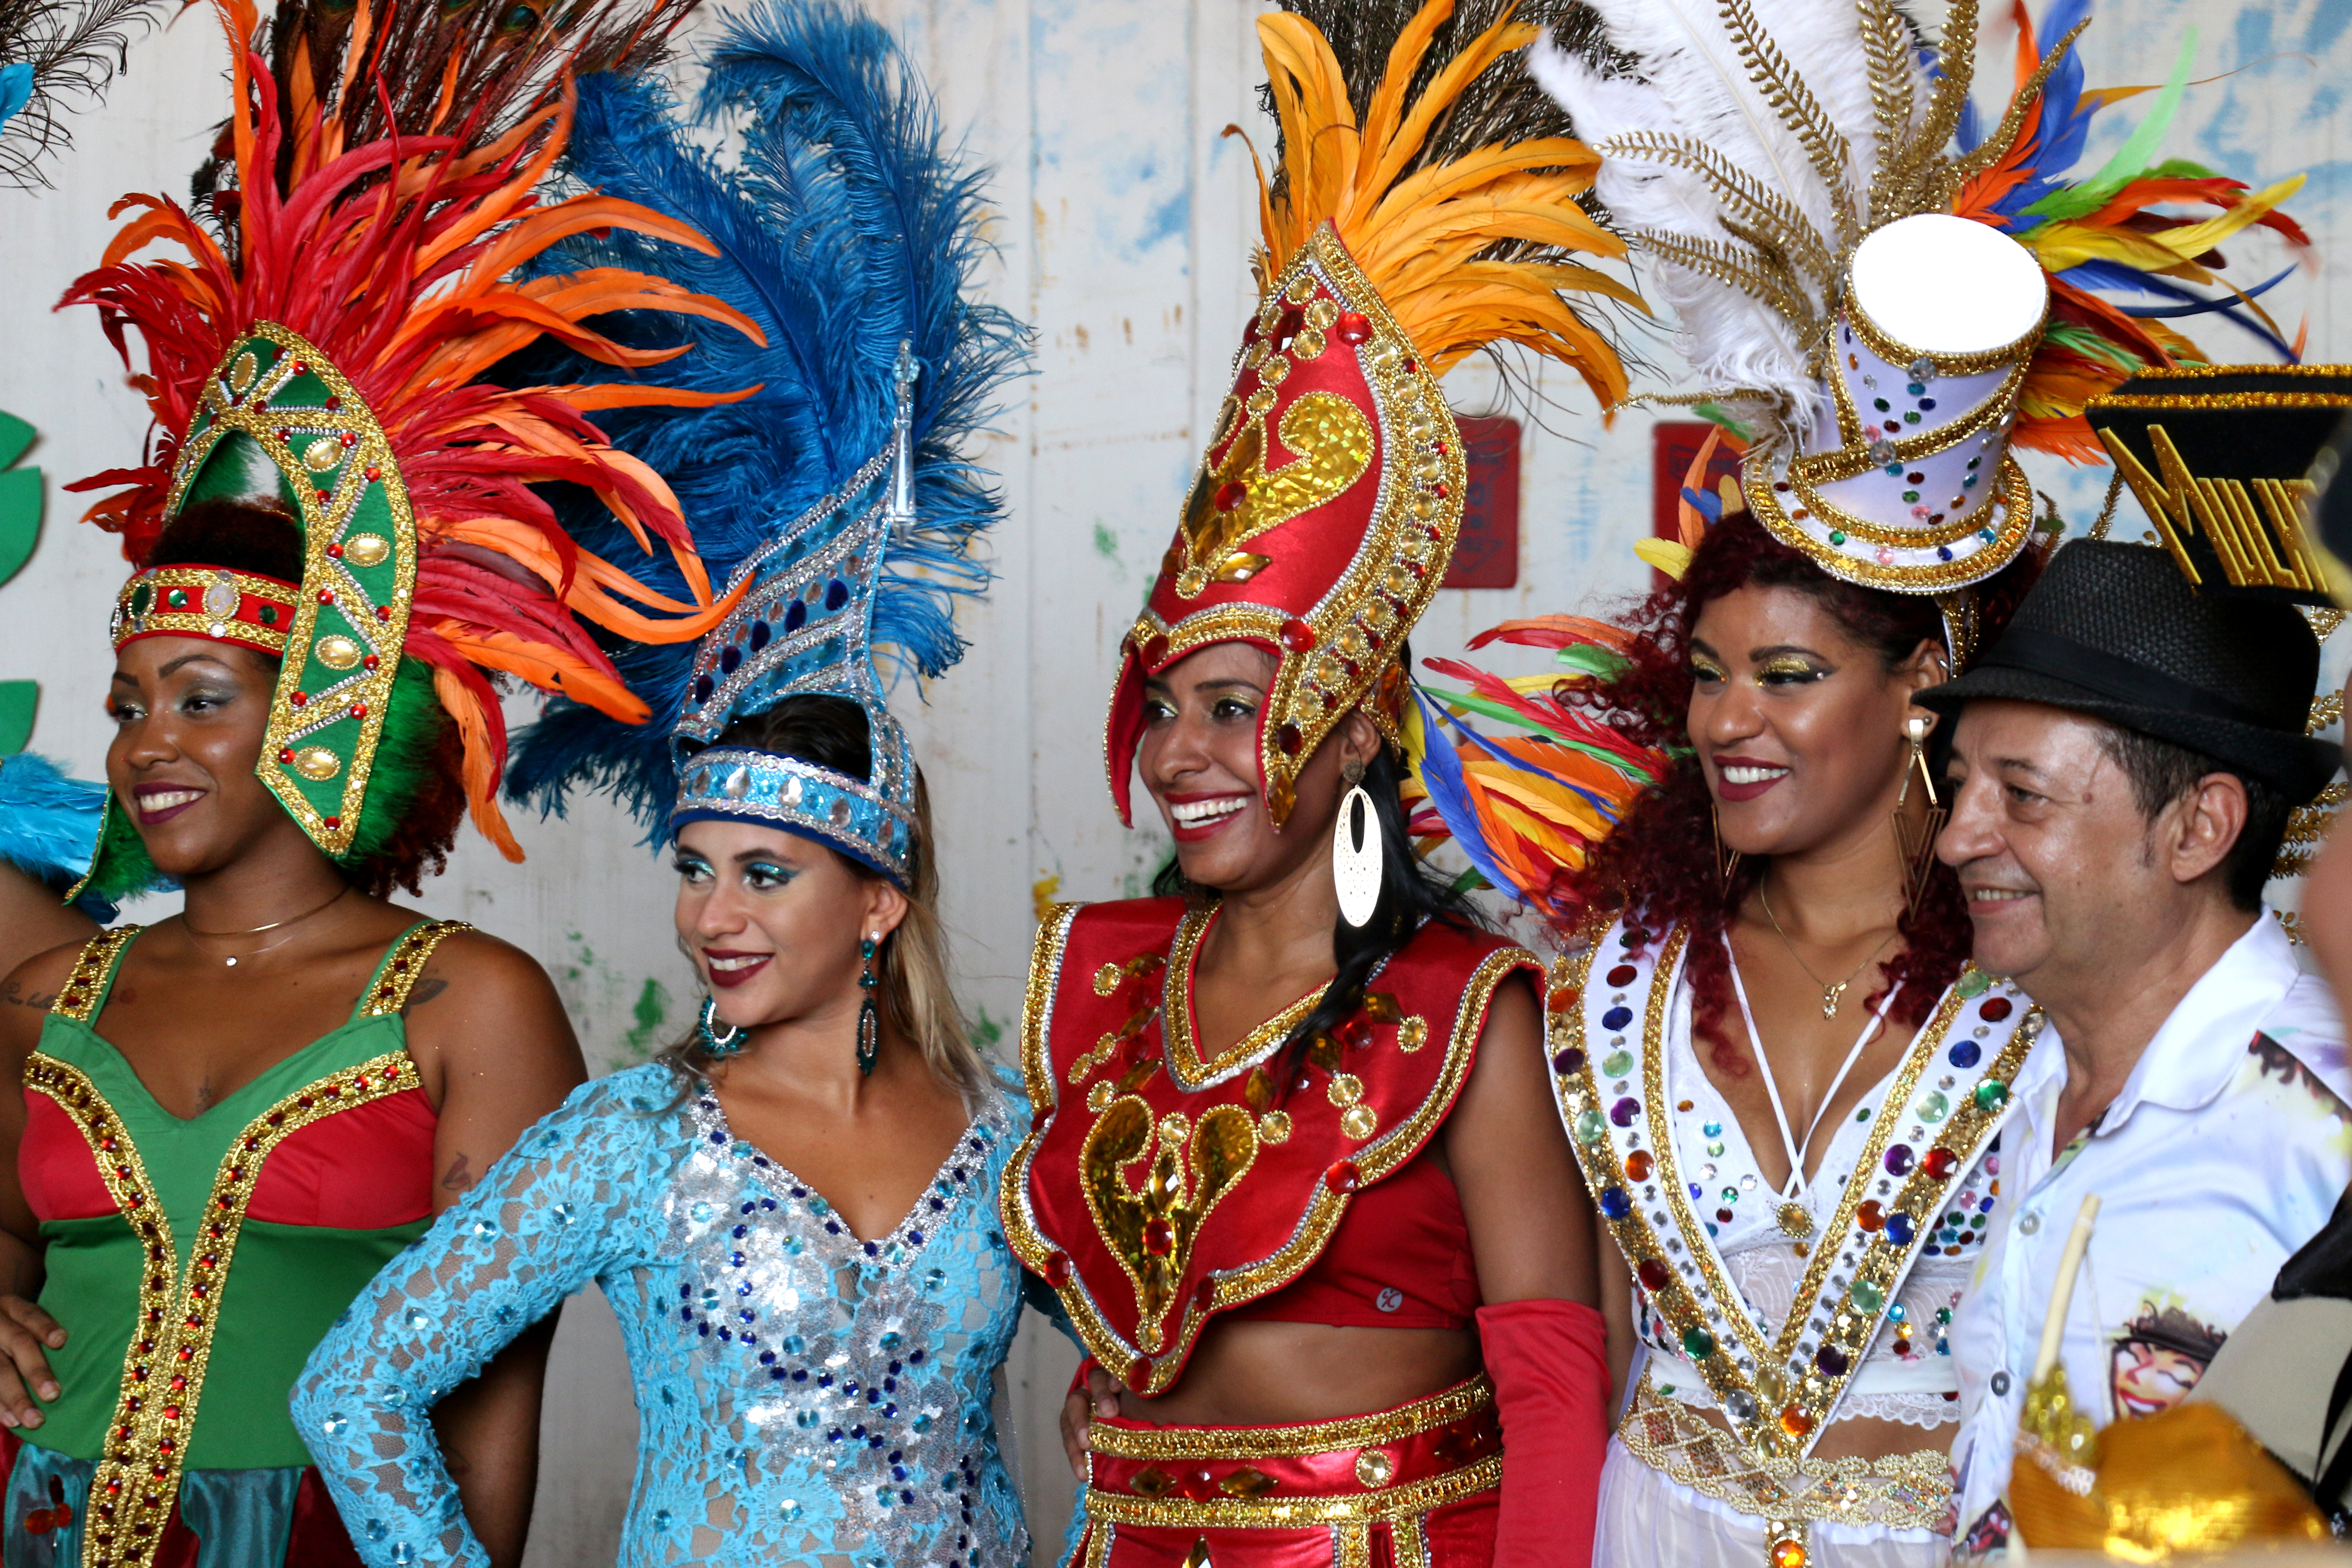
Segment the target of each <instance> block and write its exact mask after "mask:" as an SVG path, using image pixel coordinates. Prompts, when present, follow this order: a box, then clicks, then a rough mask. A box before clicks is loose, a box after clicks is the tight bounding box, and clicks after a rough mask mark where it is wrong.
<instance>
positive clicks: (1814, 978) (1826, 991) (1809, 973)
mask: <svg viewBox="0 0 2352 1568" xmlns="http://www.w3.org/2000/svg"><path fill="white" fill-rule="evenodd" d="M1756 897H1757V898H1758V900H1760V901H1761V902H1762V903H1763V905H1764V918H1765V919H1766V920H1768V921H1771V922H1772V934H1773V935H1774V936H1777V937H1779V938H1780V945H1781V946H1782V947H1785V948H1787V949H1788V950H1789V956H1790V958H1793V959H1795V960H1796V961H1797V967H1798V968H1800V969H1801V970H1803V971H1804V972H1805V978H1806V979H1808V980H1810V981H1811V982H1812V983H1813V984H1816V985H1818V986H1820V987H1821V988H1822V1017H1824V1018H1834V1017H1836V1016H1837V1015H1838V1006H1839V1005H1840V1004H1841V1003H1843V1001H1844V1000H1845V988H1846V987H1847V986H1849V985H1851V984H1853V983H1854V979H1855V976H1857V975H1859V974H1861V973H1862V972H1863V971H1864V970H1865V969H1868V968H1869V967H1870V966H1871V964H1872V963H1874V962H1876V960H1877V958H1878V955H1879V954H1880V953H1882V952H1885V951H1886V944H1887V943H1888V942H1893V941H1894V940H1895V931H1888V932H1887V933H1886V934H1885V936H1883V937H1881V938H1879V939H1878V945H1877V946H1876V947H1874V948H1872V949H1871V950H1870V956H1869V957H1868V958H1865V959H1864V960H1863V961H1862V962H1861V963H1857V964H1855V965H1854V966H1853V974H1849V975H1847V976H1846V977H1845V978H1844V979H1843V980H1841V981H1839V982H1838V983H1837V984H1834V985H1832V984H1829V983H1828V982H1827V981H1825V980H1823V979H1822V977H1821V976H1820V975H1818V974H1816V973H1813V966H1812V965H1811V964H1810V963H1806V962H1805V960H1804V955H1803V954H1801V953H1800V952H1798V951H1797V944H1796V943H1795V942H1790V940H1789V933H1788V932H1787V931H1782V930H1781V929H1780V916H1778V915H1776V914H1774V913H1773V912H1772V895H1771V894H1769V893H1768V892H1766V891H1765V890H1764V884H1763V883H1761V882H1759V883H1757V884H1756ZM1898 929H1899V928H1898ZM1726 940H1727V941H1728V940H1729V939H1728V938H1727V939H1726Z"/></svg>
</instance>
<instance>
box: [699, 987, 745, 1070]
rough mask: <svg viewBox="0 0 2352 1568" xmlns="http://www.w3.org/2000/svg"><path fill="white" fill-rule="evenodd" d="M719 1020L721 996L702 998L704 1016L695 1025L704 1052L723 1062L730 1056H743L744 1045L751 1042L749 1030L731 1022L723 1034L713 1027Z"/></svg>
mask: <svg viewBox="0 0 2352 1568" xmlns="http://www.w3.org/2000/svg"><path fill="white" fill-rule="evenodd" d="M718 1022H719V998H718V997H716V996H705V997H704V998H703V999H702V1017H701V1019H700V1021H699V1022H698V1023H697V1024H696V1025H695V1033H696V1034H697V1035H698V1036H699V1037H700V1044H701V1046H702V1054H703V1055H704V1056H707V1057H709V1058H710V1059H711V1060H712V1061H718V1062H723V1061H725V1060H726V1059H727V1058H729V1057H737V1056H741V1055H742V1054H743V1047H744V1046H745V1045H746V1044H748V1043H749V1042H748V1040H747V1039H746V1035H747V1033H748V1031H746V1030H745V1029H744V1028H743V1026H741V1025H740V1024H730V1025H728V1026H727V1028H726V1031H725V1033H723V1034H722V1033H721V1032H719V1030H718V1029H716V1028H714V1027H712V1026H713V1025H715V1024H717V1023H718Z"/></svg>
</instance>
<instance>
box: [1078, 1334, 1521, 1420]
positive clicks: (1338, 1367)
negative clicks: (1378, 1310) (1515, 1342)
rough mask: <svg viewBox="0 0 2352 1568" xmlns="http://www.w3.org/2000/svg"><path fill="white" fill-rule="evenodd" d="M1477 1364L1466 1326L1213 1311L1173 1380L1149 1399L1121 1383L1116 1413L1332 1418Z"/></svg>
mask: <svg viewBox="0 0 2352 1568" xmlns="http://www.w3.org/2000/svg"><path fill="white" fill-rule="evenodd" d="M1482 1364H1483V1363H1481V1361H1480V1359H1479V1354H1478V1336H1477V1335H1476V1334H1475V1333H1474V1332H1472V1331H1470V1330H1467V1329H1370V1328H1338V1327H1334V1326H1332V1325H1329V1324H1325V1323H1281V1322H1227V1321H1213V1322H1211V1323H1210V1324H1209V1326H1208V1327H1207V1328H1206V1329H1204V1330H1202V1333H1201V1339H1200V1342H1199V1343H1198V1344H1197V1345H1195V1346H1194V1347H1193V1349H1192V1358H1191V1359H1190V1360H1189V1361H1187V1362H1186V1363H1184V1375H1183V1376H1182V1377H1181V1378H1179V1379H1178V1380H1177V1383H1176V1386H1175V1387H1173V1388H1171V1389H1170V1390H1169V1391H1168V1392H1167V1393H1165V1394H1160V1395H1159V1396H1158V1397H1157V1398H1153V1399H1141V1398H1138V1397H1137V1396H1136V1395H1135V1394H1132V1393H1129V1392H1127V1391H1125V1390H1122V1391H1121V1392H1120V1394H1119V1414H1120V1415H1124V1416H1126V1417H1127V1418H1128V1419H1129V1420H1132V1421H1149V1422H1152V1423H1154V1424H1156V1425H1159V1426H1286V1425H1290V1424H1293V1423H1297V1422H1303V1421H1332V1420H1337V1419H1339V1418H1340V1417H1341V1416H1346V1415H1372V1414H1374V1413H1375V1412H1378V1411H1382V1410H1393V1409H1395V1408H1396V1407H1397V1406H1398V1405H1410V1404H1411V1403H1412V1402H1413V1401H1414V1400H1416V1399H1425V1398H1427V1397H1428V1396H1429V1395H1431V1394H1435V1393H1438V1392H1439V1391H1440V1390H1442V1389H1446V1388H1451V1387H1452V1386H1454V1384H1457V1383H1460V1382H1462V1381H1463V1380H1464V1379H1465V1378H1468V1377H1472V1376H1475V1375H1476V1373H1477V1372H1478V1370H1479V1368H1480V1366H1481V1365H1482Z"/></svg>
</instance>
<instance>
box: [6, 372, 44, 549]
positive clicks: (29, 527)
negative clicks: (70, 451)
mask: <svg viewBox="0 0 2352 1568" xmlns="http://www.w3.org/2000/svg"><path fill="white" fill-rule="evenodd" d="M32 444H33V427H32V426H30V425H27V424H26V423H25V422H24V421H23V420H22V419H19V418H17V417H16V416H15V415H13V414H0V583H5V582H6V581H7V580H8V579H9V578H11V577H14V576H15V575H16V574H17V573H18V572H20V571H22V570H24V566H25V562H26V559H27V558H28V557H30V556H31V555H32V553H33V546H34V545H35V544H36V543H37V542H39V541H40V537H41V470H40V469H38V468H10V467H9V465H10V464H11V463H14V462H15V461H16V459H17V458H21V457H23V456H24V455H25V448H26V447H29V446H31V445H32Z"/></svg>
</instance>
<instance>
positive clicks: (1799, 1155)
mask: <svg viewBox="0 0 2352 1568" xmlns="http://www.w3.org/2000/svg"><path fill="white" fill-rule="evenodd" d="M1781 940H1783V941H1786V940H1787V938H1785V937H1783V938H1782V939H1781ZM1879 945H1880V946H1882V947H1884V946H1885V943H1884V942H1881V943H1880V944H1879ZM1723 956H1724V957H1725V958H1726V959H1727V960H1728V961H1729V962H1730V964H1731V994H1733V995H1735V996H1737V997H1738V998H1739V1018H1740V1021H1741V1022H1742V1023H1744V1024H1746V1025H1747V1026H1748V1046H1749V1047H1751V1048H1752V1050H1753V1052H1754V1055H1755V1058H1756V1069H1757V1071H1758V1072H1759V1073H1761V1074H1762V1075H1763V1078H1764V1092H1765V1094H1766V1095H1767V1096H1768V1097H1769V1099H1770V1100H1771V1101H1772V1120H1773V1121H1774V1122H1776V1123H1777V1124H1778V1125H1779V1127H1780V1147H1781V1149H1782V1150H1783V1152H1786V1153H1787V1154H1788V1156H1789V1179H1788V1182H1787V1183H1786V1184H1784V1185H1783V1186H1782V1187H1781V1189H1780V1205H1779V1206H1778V1207H1777V1208H1775V1209H1774V1210H1773V1215H1772V1217H1773V1218H1774V1219H1776V1220H1778V1221H1779V1222H1780V1232H1781V1234H1782V1235H1784V1236H1787V1237H1790V1238H1791V1239H1792V1240H1795V1241H1798V1242H1800V1243H1801V1242H1802V1241H1804V1240H1805V1238H1806V1237H1810V1236H1811V1235H1812V1234H1813V1212H1812V1209H1811V1205H1807V1204H1805V1203H1802V1202H1800V1201H1799V1200H1800V1199H1801V1198H1802V1197H1803V1195H1804V1194H1805V1192H1806V1189H1807V1188H1808V1187H1809V1186H1810V1185H1811V1184H1810V1183H1808V1182H1807V1181H1806V1179H1805V1151H1806V1150H1808V1149H1811V1147H1812V1146H1813V1134H1814V1133H1816V1132H1818V1131H1821V1125H1822V1117H1824V1116H1826V1115H1828V1114H1829V1109H1830V1102H1831V1101H1832V1100H1835V1099H1837V1091H1838V1089H1839V1086H1841V1085H1842V1084H1843V1083H1844V1082H1845V1075H1846V1074H1848V1073H1850V1072H1852V1071H1853V1064H1854V1063H1856V1062H1858V1061H1860V1060H1861V1059H1862V1052H1863V1047H1865V1046H1867V1045H1869V1044H1870V1042H1871V1040H1872V1038H1873V1037H1874V1036H1876V1035H1877V1033H1878V1028H1879V1026H1880V1025H1882V1024H1884V1023H1885V1022H1886V1011H1887V1009H1888V1008H1890V1007H1892V1006H1894V1005H1895V994H1896V993H1898V992H1900V991H1901V990H1902V989H1903V983H1902V982H1901V981H1899V980H1898V981H1896V982H1895V984H1892V985H1890V986H1888V987H1887V988H1886V994H1885V996H1884V997H1882V998H1881V999H1880V1000H1879V1004H1878V1006H1877V1008H1876V1009H1875V1010H1874V1012H1872V1014H1871V1015H1870V1016H1869V1017H1867V1018H1865V1019H1864V1020H1863V1025H1862V1034H1861V1036H1860V1037H1858V1038H1856V1039H1855V1041H1854V1042H1853V1049H1851V1050H1849V1051H1847V1052H1846V1054H1845V1060H1844V1061H1843V1062H1841V1063H1839V1064H1838V1069H1837V1076H1836V1077H1835V1078H1833V1079H1830V1086H1829V1088H1828V1089H1826V1090H1824V1091H1823V1092H1822V1100H1821V1103H1820V1104H1819V1105H1818V1106H1816V1107H1815V1108H1814V1110H1813V1120H1812V1121H1811V1124H1810V1125H1808V1126H1807V1127H1806V1129H1805V1136H1804V1138H1803V1140H1802V1141H1800V1140H1799V1139H1798V1137H1797V1134H1796V1130H1795V1129H1794V1128H1792V1127H1790V1125H1789V1113H1788V1111H1787V1110H1784V1109H1783V1108H1782V1106H1781V1104H1780V1085H1778V1084H1776V1083H1774V1082H1773V1081H1772V1061H1771V1058H1769V1057H1767V1056H1766V1055H1765V1054H1764V1037H1763V1036H1762V1035H1759V1034H1758V1033H1757V1032H1756V1014H1755V1011H1754V1009H1752V1008H1750V1007H1749V1006H1748V987H1747V985H1746V984H1745V983H1743V982H1742V981H1741V980H1740V978H1739V955H1738V953H1736V952H1733V951H1732V950H1731V933H1730V932H1729V931H1726V932H1724V933H1723ZM1871 956H1872V957H1876V956H1877V954H1875V953H1873V954H1872V955H1871ZM1855 973H1860V971H1856V972H1855ZM1846 984H1853V975H1851V974H1849V975H1847V976H1846ZM1838 989H1840V990H1841V991H1843V989H1845V986H1843V985H1841V986H1840V987H1838ZM1822 1016H1823V1017H1825V1018H1826V1017H1828V1016H1831V1015H1830V1014H1829V1013H1827V1012H1825V1013H1823V1014H1822ZM1803 1250H1804V1249H1803V1247H1799V1248H1798V1252H1799V1255H1800V1256H1801V1255H1802V1253H1803Z"/></svg>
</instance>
